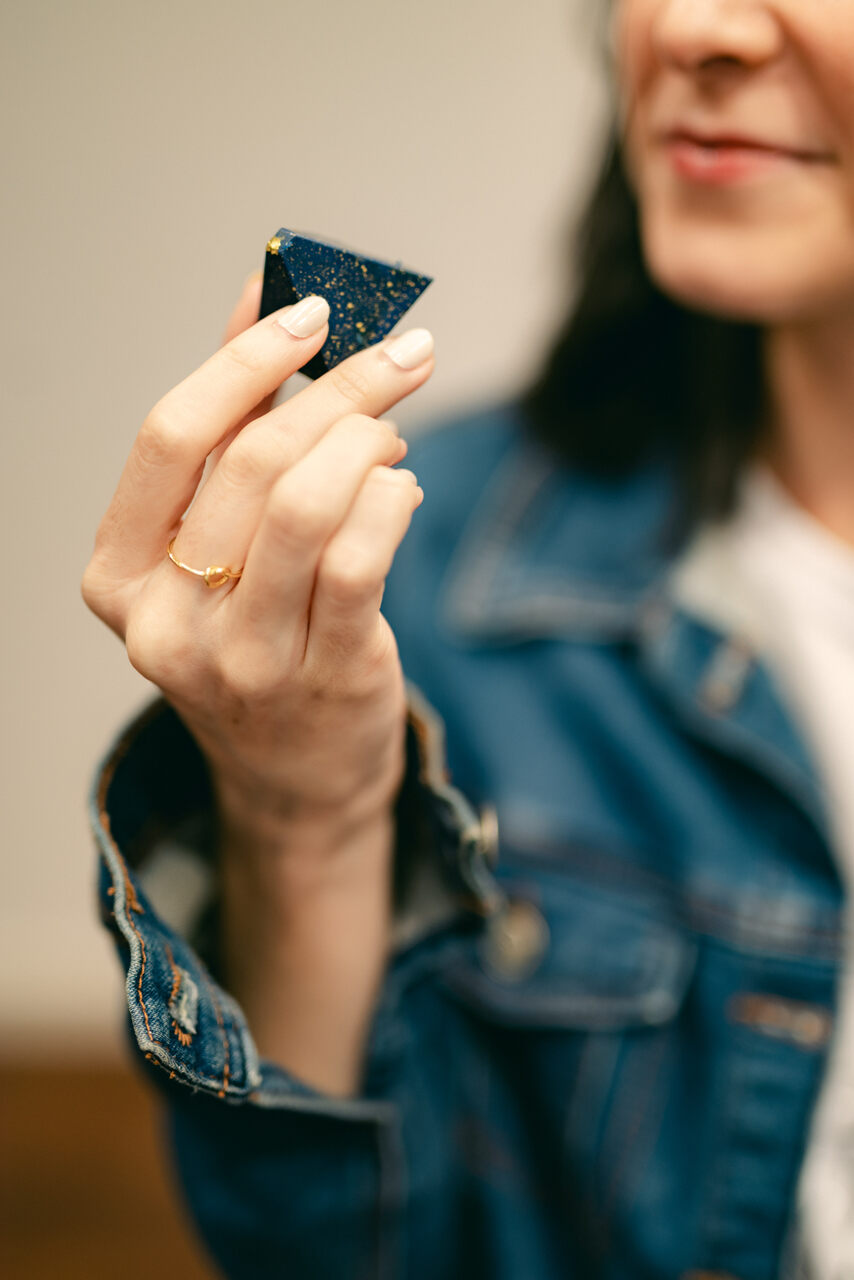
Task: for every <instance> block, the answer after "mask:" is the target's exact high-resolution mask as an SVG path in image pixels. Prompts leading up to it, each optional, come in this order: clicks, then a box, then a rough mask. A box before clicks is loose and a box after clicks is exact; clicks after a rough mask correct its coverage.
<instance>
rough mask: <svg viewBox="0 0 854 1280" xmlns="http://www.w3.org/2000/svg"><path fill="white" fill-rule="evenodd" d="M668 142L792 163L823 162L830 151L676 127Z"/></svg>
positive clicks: (670, 133) (736, 134) (663, 135)
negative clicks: (781, 159)
mask: <svg viewBox="0 0 854 1280" xmlns="http://www.w3.org/2000/svg"><path fill="white" fill-rule="evenodd" d="M662 137H663V140H664V141H665V142H668V143H671V144H673V145H679V144H685V145H687V146H693V147H699V148H703V149H706V150H709V151H712V152H722V151H729V152H734V151H739V152H744V151H747V152H755V153H757V154H759V155H769V156H781V157H787V158H788V159H791V160H804V161H820V160H828V159H830V156H829V154H828V153H827V152H824V151H819V150H816V149H814V148H810V147H800V146H791V145H788V144H786V143H781V142H776V141H770V140H768V139H763V138H757V137H754V136H752V135H749V134H744V133H736V132H732V131H729V130H727V131H726V132H723V131H722V132H720V133H705V132H700V131H698V130H695V129H688V128H682V127H677V128H674V129H669V130H667V131H665V132H664V133H663V134H662Z"/></svg>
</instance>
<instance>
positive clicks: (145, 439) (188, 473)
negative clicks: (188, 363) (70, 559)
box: [98, 294, 329, 577]
mask: <svg viewBox="0 0 854 1280" xmlns="http://www.w3.org/2000/svg"><path fill="white" fill-rule="evenodd" d="M328 316H329V304H328V303H327V302H326V300H325V299H324V298H320V297H319V296H318V295H316V294H311V295H309V296H308V297H306V298H303V299H302V300H301V301H300V302H298V303H296V304H295V305H294V306H291V307H283V308H282V309H281V310H280V311H277V312H274V313H273V314H272V315H270V316H265V317H264V319H263V320H259V321H258V322H257V323H256V324H254V325H252V326H251V327H250V328H248V329H246V330H244V332H243V333H239V334H237V336H236V337H234V338H232V339H231V340H230V341H229V342H227V343H225V345H224V346H222V347H220V348H219V350H218V351H216V352H215V353H214V354H213V355H212V356H210V357H209V359H207V360H206V361H205V362H204V364H202V365H200V367H199V368H198V369H196V370H195V371H194V372H193V373H191V374H190V375H189V377H187V378H185V379H184V380H183V382H179V383H178V385H177V386H176V387H174V388H173V389H172V390H171V391H169V392H167V394H166V395H165V396H163V398H162V399H161V400H158V402H157V404H156V405H155V406H154V408H153V409H152V410H151V412H150V413H149V414H148V416H147V418H146V419H145V421H144V422H143V424H142V426H141V427H140V430H139V432H138V434H137V437H136V439H135V440H134V443H133V446H132V448H131V451H130V454H129V455H128V459H127V462H126V463H125V466H124V470H123V471H122V474H121V477H120V478H119V483H118V486H117V488H116V492H115V494H114V495H113V499H112V502H111V503H110V506H109V508H108V509H107V512H106V514H105V516H104V519H103V520H102V521H101V525H100V526H99V530H98V542H99V543H100V548H99V549H100V550H101V553H102V555H103V554H104V553H106V555H107V556H108V557H109V559H110V560H112V559H113V557H114V556H115V558H116V572H117V573H120V575H121V576H122V577H133V576H135V575H136V574H137V573H140V572H143V571H144V570H146V569H148V568H150V567H151V564H152V563H153V561H154V560H157V559H160V558H161V557H162V554H163V548H164V547H165V545H166V542H165V541H164V539H168V535H169V533H170V532H171V531H172V530H174V528H175V526H176V525H177V523H178V521H179V519H180V517H181V515H182V513H183V512H184V511H185V510H186V508H187V507H188V505H189V503H190V500H191V498H192V497H193V494H194V493H195V490H196V487H197V485H198V483H199V480H200V478H201V475H202V472H203V470H204V465H205V459H206V458H207V456H208V454H209V453H210V452H211V450H212V449H214V448H215V446H216V445H217V444H218V443H219V441H220V440H222V438H223V437H224V436H226V435H227V434H228V432H229V431H230V430H231V429H232V428H233V427H234V426H235V424H236V423H237V422H239V421H240V420H241V419H242V418H244V417H245V416H246V415H247V414H248V413H250V411H251V410H252V409H254V408H255V406H256V405H257V404H258V403H259V401H261V400H263V399H264V397H265V396H268V395H270V394H272V393H273V392H275V390H276V389H277V388H278V387H279V386H280V385H281V383H283V382H284V381H285V380H286V379H287V378H289V377H290V376H291V375H292V374H294V373H296V372H297V371H298V370H299V369H300V368H302V366H303V365H304V364H306V363H307V362H308V361H309V360H310V359H311V357H312V356H313V355H314V354H315V353H316V352H317V351H319V350H320V348H321V347H322V346H323V343H324V342H325V341H326V337H327V334H328V325H327V319H328ZM287 325H291V326H292V327H293V328H295V329H296V330H297V331H298V332H297V333H296V334H295V333H293V332H291V331H290V330H289V329H288V328H287V327H286V326H287ZM308 327H311V329H312V331H311V332H310V333H307V334H305V336H300V333H299V330H300V329H302V330H305V329H306V328H308Z"/></svg>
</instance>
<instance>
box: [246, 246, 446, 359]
mask: <svg viewBox="0 0 854 1280" xmlns="http://www.w3.org/2000/svg"><path fill="white" fill-rule="evenodd" d="M432 280H433V277H432V276H423V275H419V274H418V273H417V272H415V271H408V270H407V269H406V267H404V266H403V264H402V263H401V262H383V261H382V260H381V259H379V258H368V257H366V256H365V255H364V254H363V253H356V252H354V251H353V250H352V249H347V248H345V247H344V246H343V245H340V244H336V243H335V242H334V241H333V240H321V239H320V238H319V237H318V236H313V235H311V234H310V233H309V232H307V231H288V229H287V227H280V228H279V230H278V231H277V232H276V234H275V235H274V236H273V238H272V240H270V241H268V243H267V252H266V254H265V259H264V288H263V290H262V293H261V310H260V312H259V315H258V319H259V320H260V319H262V318H263V317H264V316H267V315H269V314H270V312H271V311H278V309H279V307H287V306H289V305H290V304H291V303H294V302H299V300H300V298H305V297H306V296H307V295H308V294H310V293H319V294H322V296H323V297H324V298H325V299H326V301H327V302H328V303H329V309H330V310H329V337H328V338H327V340H326V342H324V344H323V346H322V347H321V348H320V350H319V351H318V352H317V354H316V355H315V356H313V357H312V358H311V360H309V362H308V364H305V365H303V366H302V368H301V370H300V372H301V373H305V374H307V375H308V377H309V378H319V377H320V376H321V374H324V373H326V372H327V370H329V369H332V368H334V366H335V365H336V364H340V363H341V361H342V360H345V359H346V358H347V356H350V355H352V354H353V353H354V352H355V351H361V350H362V348H363V347H370V346H373V344H374V343H375V342H380V341H381V340H382V339H383V338H384V337H385V336H386V334H387V333H389V332H390V331H391V330H392V329H393V328H394V326H395V325H396V324H397V322H398V320H399V319H400V318H401V316H403V315H405V314H406V312H407V311H408V310H409V308H410V307H411V306H412V304H413V302H414V301H415V300H416V298H417V297H418V296H419V295H420V294H422V293H423V292H424V290H425V289H426V288H427V286H428V284H431V283H432Z"/></svg>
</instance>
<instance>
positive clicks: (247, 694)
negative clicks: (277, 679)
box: [217, 652, 274, 708]
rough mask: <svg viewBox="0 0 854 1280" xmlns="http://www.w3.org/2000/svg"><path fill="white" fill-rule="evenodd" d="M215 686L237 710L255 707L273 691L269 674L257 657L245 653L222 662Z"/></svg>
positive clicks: (264, 664) (263, 663) (260, 659)
mask: <svg viewBox="0 0 854 1280" xmlns="http://www.w3.org/2000/svg"><path fill="white" fill-rule="evenodd" d="M217 684H218V686H219V689H220V690H221V691H222V693H223V694H224V695H225V697H226V699H227V700H228V701H229V702H230V703H231V704H232V705H233V706H235V707H237V708H244V707H247V706H253V707H257V706H258V705H259V704H260V703H262V702H263V701H264V699H265V698H266V697H268V696H270V694H271V692H272V689H273V684H274V682H273V680H272V678H271V673H270V672H269V671H268V669H267V664H266V663H265V662H264V661H263V660H262V658H261V657H260V656H259V655H253V656H251V657H250V656H249V655H248V654H247V653H246V652H243V653H241V654H239V655H236V656H235V658H234V659H231V660H227V659H225V658H224V659H223V661H222V662H221V663H220V664H219V666H218V668H217Z"/></svg>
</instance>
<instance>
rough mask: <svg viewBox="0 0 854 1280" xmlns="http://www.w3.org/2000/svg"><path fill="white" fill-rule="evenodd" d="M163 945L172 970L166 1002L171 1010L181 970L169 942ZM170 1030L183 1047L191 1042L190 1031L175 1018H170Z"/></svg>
mask: <svg viewBox="0 0 854 1280" xmlns="http://www.w3.org/2000/svg"><path fill="white" fill-rule="evenodd" d="M163 945H164V947H165V949H166V959H167V960H168V961H169V968H170V969H171V970H172V990H171V991H170V992H169V999H168V1001H167V1002H166V1007H167V1009H169V1011H170V1012H171V1010H172V1001H173V1000H174V999H175V997H176V995H177V994H178V988H179V987H180V985H181V970H180V969H179V968H178V966H177V964H176V963H175V957H174V956H173V954H172V948H171V947H170V946H169V943H168V942H164V944H163ZM172 1030H173V1031H174V1032H175V1036H176V1038H177V1039H178V1041H179V1043H180V1044H182V1045H183V1046H184V1048H185V1049H186V1048H188V1047H189V1046H190V1045H191V1044H192V1043H193V1033H192V1032H191V1031H185V1030H184V1028H183V1027H182V1026H180V1025H179V1023H178V1021H177V1019H176V1018H173V1019H172Z"/></svg>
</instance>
